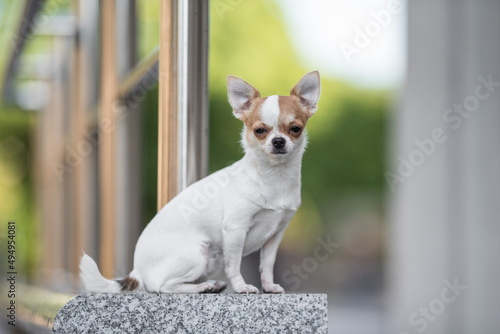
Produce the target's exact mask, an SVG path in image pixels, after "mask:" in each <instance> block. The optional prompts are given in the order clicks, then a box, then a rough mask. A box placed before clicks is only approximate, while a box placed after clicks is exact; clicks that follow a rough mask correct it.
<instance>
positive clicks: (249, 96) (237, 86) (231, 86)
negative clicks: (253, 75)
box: [227, 75, 260, 119]
mask: <svg viewBox="0 0 500 334" xmlns="http://www.w3.org/2000/svg"><path fill="white" fill-rule="evenodd" d="M227 95H228V97H229V104H230V105H231V107H233V114H234V116H236V118H238V119H242V117H243V116H244V115H245V113H246V112H247V111H249V110H250V107H251V106H252V100H253V99H256V98H258V97H260V93H259V91H258V90H257V89H255V88H253V87H252V85H250V84H249V83H248V82H246V81H245V80H242V79H240V78H238V77H235V76H232V75H228V76H227Z"/></svg>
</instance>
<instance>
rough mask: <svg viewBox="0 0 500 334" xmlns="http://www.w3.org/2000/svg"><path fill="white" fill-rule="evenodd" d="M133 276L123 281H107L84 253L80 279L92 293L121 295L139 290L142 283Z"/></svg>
mask: <svg viewBox="0 0 500 334" xmlns="http://www.w3.org/2000/svg"><path fill="white" fill-rule="evenodd" d="M131 275H132V273H131ZM131 275H129V276H127V277H125V278H123V279H115V280H110V279H106V278H104V277H103V276H102V275H101V272H100V271H99V268H97V264H96V263H95V261H94V260H93V259H92V258H91V257H90V256H88V255H87V254H85V253H84V254H83V256H82V258H81V260H80V278H81V279H82V281H83V286H84V287H85V290H87V292H90V293H119V292H126V291H134V290H137V289H139V288H140V286H141V283H140V281H139V280H138V279H137V278H134V277H131ZM134 276H135V275H134Z"/></svg>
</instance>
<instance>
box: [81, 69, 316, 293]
mask: <svg viewBox="0 0 500 334" xmlns="http://www.w3.org/2000/svg"><path fill="white" fill-rule="evenodd" d="M296 87H299V88H300V89H301V91H303V92H304V93H305V94H306V95H307V99H308V104H310V105H311V106H313V107H314V110H315V108H316V103H317V101H318V99H319V89H320V81H319V74H318V73H317V72H311V73H309V74H306V75H305V76H304V77H303V78H302V79H301V80H300V81H299V83H298V84H297V85H296ZM228 95H229V101H230V104H231V106H232V108H233V113H234V114H235V116H236V117H238V118H240V119H243V118H244V115H245V113H247V112H250V110H249V109H250V108H249V107H248V106H249V105H252V103H249V102H251V101H252V99H256V98H259V97H260V95H259V93H258V91H257V90H256V89H255V88H253V87H252V86H251V85H249V84H248V83H246V82H245V81H243V80H241V79H239V78H236V77H228ZM261 108H262V109H261V112H262V114H261V116H262V119H263V121H264V122H265V123H266V124H267V125H271V126H273V127H274V130H273V131H275V133H273V134H272V135H269V136H268V137H269V138H268V140H266V142H265V143H261V142H260V141H258V140H257V141H251V142H249V141H248V140H247V139H246V135H245V132H244V133H243V134H242V143H243V146H244V148H245V155H244V157H243V158H242V159H241V160H239V161H237V162H235V163H234V164H232V165H231V166H228V167H226V168H224V169H222V170H219V171H218V172H215V173H214V174H212V175H209V176H207V177H205V178H203V179H202V180H200V181H198V182H196V183H194V184H192V185H191V186H189V187H188V188H186V189H185V190H184V191H183V192H181V193H180V194H179V195H177V196H176V197H175V198H174V199H172V200H171V201H170V202H169V203H168V204H167V205H165V206H164V207H163V208H162V209H161V210H160V211H159V212H158V213H157V215H156V216H155V217H154V218H153V220H152V221H151V222H150V223H149V224H148V225H147V227H146V228H145V229H144V231H143V232H142V234H141V236H140V237H139V240H138V242H137V245H136V248H135V254H134V269H133V270H132V272H131V273H130V274H129V275H128V276H129V278H130V279H133V280H135V281H136V282H137V283H138V284H137V285H138V289H139V290H144V291H149V292H159V293H199V292H219V291H221V290H223V289H224V288H225V283H224V282H220V281H207V279H208V278H209V277H210V276H211V275H213V274H214V273H216V272H218V271H220V270H222V269H225V273H226V276H227V278H228V279H229V281H230V283H231V286H232V288H233V289H234V291H235V292H237V293H258V292H259V290H258V289H257V288H256V287H254V286H252V285H250V284H247V283H246V282H245V280H244V278H243V276H242V275H241V273H240V265H241V258H242V256H244V255H247V254H250V253H252V252H254V251H257V250H260V273H261V282H262V288H263V290H264V291H265V292H269V293H283V292H284V289H283V288H282V287H281V286H280V285H279V284H276V283H275V282H274V277H273V268H274V263H275V259H276V253H277V251H278V246H279V244H280V242H281V239H282V237H283V234H284V232H285V229H286V227H287V226H288V223H289V222H290V220H291V218H292V217H293V215H294V214H295V211H296V210H297V209H298V207H299V206H300V186H301V182H300V170H301V161H302V154H303V152H304V148H305V145H306V140H305V134H304V133H302V134H301V136H300V138H297V139H296V140H295V143H294V144H292V143H291V141H290V138H288V137H287V145H288V147H286V149H287V151H286V154H280V155H279V157H277V156H278V155H277V154H275V155H273V154H270V151H269V147H268V145H269V143H268V142H269V140H272V137H274V136H277V135H279V136H283V135H284V134H281V133H278V118H279V113H280V111H279V103H278V96H276V95H274V96H270V97H268V98H267V100H266V102H264V103H263V104H262V106H261ZM310 114H312V113H310ZM309 116H310V115H308V117H309ZM268 123H269V124H268ZM245 129H246V126H245ZM80 270H81V279H82V281H83V284H84V286H85V288H86V290H87V291H88V292H93V293H105V292H111V293H117V292H120V291H121V290H122V288H123V286H121V284H120V283H119V282H118V281H115V280H109V279H106V278H104V277H103V276H102V275H101V273H100V272H99V269H98V268H97V265H96V263H95V262H94V261H93V260H92V259H91V258H90V257H89V256H88V255H84V256H83V257H82V259H81V262H80Z"/></svg>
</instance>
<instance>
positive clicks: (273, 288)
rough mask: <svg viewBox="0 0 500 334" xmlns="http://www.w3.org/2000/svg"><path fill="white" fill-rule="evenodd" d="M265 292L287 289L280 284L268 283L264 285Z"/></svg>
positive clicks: (281, 291) (282, 291) (278, 291)
mask: <svg viewBox="0 0 500 334" xmlns="http://www.w3.org/2000/svg"><path fill="white" fill-rule="evenodd" d="M262 291H264V293H285V289H283V288H282V287H281V285H279V284H274V283H273V284H266V285H263V286H262Z"/></svg>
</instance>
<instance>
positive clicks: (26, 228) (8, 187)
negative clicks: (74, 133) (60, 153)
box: [0, 107, 38, 278]
mask: <svg viewBox="0 0 500 334" xmlns="http://www.w3.org/2000/svg"><path fill="white" fill-rule="evenodd" d="M34 121H35V117H34V115H33V114H30V113H27V112H25V111H22V110H17V109H13V108H5V107H3V108H2V107H0V235H1V237H0V239H1V244H2V245H6V237H7V222H8V221H14V222H16V238H15V242H16V270H17V271H19V272H22V273H23V274H26V277H28V278H30V277H32V275H33V274H34V272H35V264H36V262H37V259H38V256H37V254H38V242H37V241H38V238H37V234H38V228H37V225H36V220H35V213H36V209H35V198H34V197H35V196H34V186H33V167H34V166H33V162H32V155H31V154H30V153H31V152H32V151H31V149H30V148H31V143H32V140H33V137H32V132H33V126H34V123H35V122H34ZM2 249H3V250H6V249H7V247H6V246H5V247H2ZM6 265H7V263H6V261H4V262H2V265H1V268H4V266H6ZM4 272H5V271H4Z"/></svg>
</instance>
